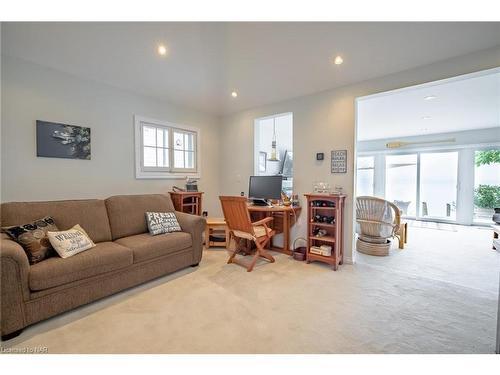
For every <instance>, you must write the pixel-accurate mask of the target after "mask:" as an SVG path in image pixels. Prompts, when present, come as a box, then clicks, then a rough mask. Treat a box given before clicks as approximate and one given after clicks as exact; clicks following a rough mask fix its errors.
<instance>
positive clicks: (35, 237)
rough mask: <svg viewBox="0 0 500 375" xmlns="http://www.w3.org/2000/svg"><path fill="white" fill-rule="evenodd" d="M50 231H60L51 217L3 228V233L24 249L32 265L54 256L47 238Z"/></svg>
mask: <svg viewBox="0 0 500 375" xmlns="http://www.w3.org/2000/svg"><path fill="white" fill-rule="evenodd" d="M49 230H50V231H56V230H59V229H58V228H57V226H56V224H55V223H54V219H52V218H51V217H50V216H46V217H44V218H43V219H39V220H36V221H34V222H33V223H28V224H23V225H16V226H13V227H4V228H2V231H3V232H5V233H7V234H8V235H9V236H10V237H11V238H12V239H13V240H14V241H16V242H18V243H19V244H20V245H21V246H22V247H23V249H24V251H25V252H26V255H27V256H28V260H29V262H30V264H35V263H38V262H41V261H42V260H44V259H46V258H48V257H50V256H52V255H53V254H54V252H53V249H52V246H51V244H50V241H49V239H48V237H47V232H48V231H49Z"/></svg>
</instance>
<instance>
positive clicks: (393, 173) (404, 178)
mask: <svg viewBox="0 0 500 375" xmlns="http://www.w3.org/2000/svg"><path fill="white" fill-rule="evenodd" d="M385 197H386V198H385V199H387V200H388V201H389V202H393V203H394V204H395V205H396V206H398V207H399V209H400V210H401V211H402V213H403V216H409V217H415V216H416V215H417V211H416V208H417V204H416V202H417V154H408V155H387V156H386V158H385Z"/></svg>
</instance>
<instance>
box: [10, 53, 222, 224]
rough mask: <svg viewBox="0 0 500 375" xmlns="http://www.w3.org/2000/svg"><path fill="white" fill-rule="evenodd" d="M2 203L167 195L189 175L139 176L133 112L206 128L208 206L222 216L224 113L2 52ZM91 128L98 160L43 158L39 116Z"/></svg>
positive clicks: (202, 186)
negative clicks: (37, 125)
mask: <svg viewBox="0 0 500 375" xmlns="http://www.w3.org/2000/svg"><path fill="white" fill-rule="evenodd" d="M1 88H2V90H1V91H2V102H1V103H2V109H3V111H2V116H1V119H2V129H1V135H2V172H1V179H2V181H1V187H2V196H1V199H2V201H33V200H51V199H81V198H94V197H96V198H105V197H107V196H110V195H115V194H141V193H164V192H167V191H169V190H170V189H171V186H172V185H180V186H182V185H183V184H184V181H182V180H137V179H135V174H134V168H135V165H134V163H135V161H134V121H133V116H134V114H139V115H143V116H147V117H151V118H156V119H161V120H166V121H171V122H174V123H179V124H185V125H190V126H195V127H199V128H200V129H201V130H202V134H201V155H202V161H201V163H202V175H201V180H200V182H199V187H200V190H202V191H205V196H204V209H208V211H209V213H210V214H213V215H218V214H219V213H220V209H219V206H220V204H219V201H218V192H219V175H218V173H219V170H220V168H219V165H218V163H219V161H220V155H219V138H220V124H219V120H218V118H216V117H214V116H210V115H206V114H203V113H200V112H197V111H192V110H189V109H186V108H181V107H177V106H174V105H171V104H169V103H165V102H161V101H158V100H155V99H153V98H148V97H144V96H139V95H136V94H133V93H129V92H127V91H124V90H121V89H117V88H114V87H110V86H107V85H104V84H101V83H96V82H93V81H88V80H83V79H80V78H78V77H75V76H71V75H68V74H66V73H62V72H59V71H56V70H53V69H49V68H45V67H42V66H39V65H35V64H32V63H29V62H25V61H22V60H18V59H14V58H11V57H7V56H2V86H1ZM36 120H46V121H54V122H61V123H68V124H74V125H81V126H87V127H90V128H91V129H92V141H91V142H92V160H90V161H88V160H73V159H55V158H39V157H37V156H36V138H35V136H36V133H35V121H36Z"/></svg>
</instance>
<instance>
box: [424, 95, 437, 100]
mask: <svg viewBox="0 0 500 375" xmlns="http://www.w3.org/2000/svg"><path fill="white" fill-rule="evenodd" d="M436 98H437V96H436V95H427V96H426V97H424V100H434V99H436Z"/></svg>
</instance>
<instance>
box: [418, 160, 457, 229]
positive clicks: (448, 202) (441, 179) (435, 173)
mask: <svg viewBox="0 0 500 375" xmlns="http://www.w3.org/2000/svg"><path fill="white" fill-rule="evenodd" d="M419 167H420V178H419V180H420V186H419V197H420V202H421V203H420V217H421V218H422V219H426V218H435V219H442V220H451V221H455V220H456V218H457V173H458V152H456V151H453V152H426V153H421V154H420V163H419Z"/></svg>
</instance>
